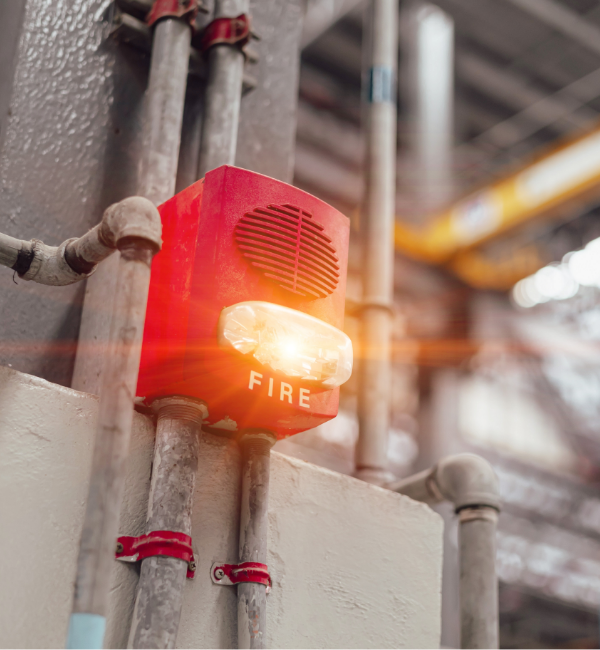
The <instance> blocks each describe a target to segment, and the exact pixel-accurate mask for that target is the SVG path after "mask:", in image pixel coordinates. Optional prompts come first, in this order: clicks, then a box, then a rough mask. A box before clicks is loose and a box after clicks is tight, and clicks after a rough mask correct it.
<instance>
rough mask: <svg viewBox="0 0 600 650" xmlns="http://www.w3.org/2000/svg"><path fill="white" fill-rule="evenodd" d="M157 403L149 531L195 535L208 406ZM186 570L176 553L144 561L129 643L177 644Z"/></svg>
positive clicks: (181, 400)
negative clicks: (198, 474) (194, 512)
mask: <svg viewBox="0 0 600 650" xmlns="http://www.w3.org/2000/svg"><path fill="white" fill-rule="evenodd" d="M152 406H153V408H154V409H155V410H157V411H158V423H157V426H156V443H155V447H154V462H153V465H152V483H151V487H150V498H149V502H148V519H147V522H146V532H147V533H151V532H153V531H162V530H168V531H174V532H178V533H184V534H185V535H189V536H190V537H191V535H192V505H193V497H194V485H195V482H196V472H197V471H198V446H199V435H200V429H201V426H202V420H203V419H204V418H205V417H206V416H207V415H208V409H207V408H206V405H205V404H204V402H200V401H198V400H193V399H190V398H188V397H166V398H164V399H160V400H157V401H156V402H154V403H153V405H152ZM187 569H188V565H187V562H185V561H183V560H180V559H177V558H174V557H162V556H154V557H148V558H146V559H144V560H143V561H142V567H141V571H140V580H139V583H138V591H137V598H136V602H135V609H134V612H133V621H132V624H131V630H130V634H129V645H128V647H130V648H174V647H175V642H176V640H177V631H178V628H179V619H180V616H181V606H182V604H183V587H184V584H185V580H186V572H187Z"/></svg>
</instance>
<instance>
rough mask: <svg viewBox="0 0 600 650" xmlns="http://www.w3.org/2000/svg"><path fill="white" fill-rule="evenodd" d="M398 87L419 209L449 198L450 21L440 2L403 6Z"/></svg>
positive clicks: (424, 210)
mask: <svg viewBox="0 0 600 650" xmlns="http://www.w3.org/2000/svg"><path fill="white" fill-rule="evenodd" d="M401 32H402V43H403V44H405V45H406V47H405V49H404V51H403V53H404V54H405V56H404V57H403V60H404V61H405V63H404V64H403V69H404V70H403V75H402V77H403V89H404V91H405V95H406V97H407V103H408V109H409V110H408V112H409V122H410V124H411V134H410V140H411V142H410V144H411V149H412V156H411V157H412V158H413V160H412V162H413V163H414V164H413V165H411V170H412V172H413V173H414V174H415V178H414V186H415V188H416V190H417V197H416V198H417V204H418V207H419V212H420V214H427V213H428V212H431V211H432V210H436V209H439V208H440V206H441V205H443V204H444V203H446V202H447V201H448V200H450V198H451V195H452V189H453V187H452V186H453V182H452V146H453V140H454V137H453V136H454V115H453V111H454V22H453V20H452V18H451V17H450V16H449V15H448V14H447V13H445V12H444V11H442V9H440V8H439V7H437V6H435V5H433V4H429V3H428V2H421V1H417V2H412V3H409V4H408V5H407V6H406V8H404V9H403V10H402V15H401Z"/></svg>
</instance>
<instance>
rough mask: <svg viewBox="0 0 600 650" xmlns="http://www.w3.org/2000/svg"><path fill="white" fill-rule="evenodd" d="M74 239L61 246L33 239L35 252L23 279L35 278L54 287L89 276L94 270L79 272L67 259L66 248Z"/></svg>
mask: <svg viewBox="0 0 600 650" xmlns="http://www.w3.org/2000/svg"><path fill="white" fill-rule="evenodd" d="M73 241H75V240H74V239H67V241H65V242H63V243H62V244H61V245H60V246H47V245H46V244H44V242H41V241H39V240H38V239H33V240H32V241H31V248H32V254H33V258H32V260H31V264H30V265H29V268H28V269H27V271H26V272H25V273H23V274H22V275H19V277H21V278H23V280H33V281H34V282H37V283H38V284H46V285H49V286H54V287H64V286H66V285H69V284H75V282H80V281H81V280H84V279H85V278H87V277H88V276H90V275H91V274H92V273H93V271H91V272H89V273H78V272H77V271H75V270H73V269H72V268H71V266H70V265H69V264H68V263H67V260H66V259H65V251H66V248H67V246H68V245H69V244H70V243H71V242H73Z"/></svg>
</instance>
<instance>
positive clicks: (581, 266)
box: [0, 0, 600, 648]
mask: <svg viewBox="0 0 600 650" xmlns="http://www.w3.org/2000/svg"><path fill="white" fill-rule="evenodd" d="M204 4H205V5H206V6H207V7H208V9H209V12H208V14H201V15H200V16H199V18H198V21H199V22H200V23H202V24H206V23H207V22H208V21H209V20H210V10H212V7H213V4H214V3H213V2H212V0H206V2H205V3H204ZM150 6H151V2H150V1H149V0H118V1H117V2H116V3H115V2H112V0H27V2H23V1H22V0H0V230H2V232H6V233H7V234H10V235H12V236H14V237H19V238H32V237H35V238H39V239H42V240H44V241H46V242H47V243H49V244H58V243H60V242H61V241H63V240H65V239H67V238H69V237H74V236H78V235H80V234H83V232H85V230H86V229H87V228H89V227H91V226H92V225H93V224H95V223H97V222H98V221H99V219H100V216H101V215H102V212H103V210H104V209H105V208H106V207H107V206H108V205H109V204H110V203H112V202H114V201H117V200H120V199H122V198H124V197H125V196H128V195H131V194H134V193H135V192H136V191H137V189H138V188H137V185H136V169H137V167H138V163H139V162H140V158H142V157H143V156H142V153H141V151H142V147H141V142H140V133H141V131H142V128H141V125H142V113H143V111H142V107H143V101H144V100H143V97H144V93H145V90H146V84H147V75H148V63H149V50H150V43H151V34H150V32H149V30H148V28H147V27H146V26H145V24H144V23H143V22H142V23H140V21H141V20H142V19H143V17H144V15H145V12H147V11H148V8H149V7H150ZM119 7H120V9H119ZM399 7H400V26H399V27H400V30H399V32H400V37H399V43H400V48H399V52H398V57H399V59H398V61H399V74H398V95H397V96H398V137H397V179H396V188H397V191H396V210H395V214H396V221H395V277H394V305H393V307H394V309H393V312H394V328H393V372H392V381H391V391H392V404H391V419H390V422H391V426H390V429H389V432H388V452H387V460H388V466H389V469H390V470H391V472H392V473H393V474H394V475H395V476H397V477H405V476H409V475H411V474H413V473H414V472H416V471H419V470H421V469H423V468H427V467H431V466H432V465H433V464H434V463H435V462H437V461H438V460H439V459H440V458H442V457H444V456H447V455H449V454H454V453H458V452H462V451H473V452H475V453H478V454H480V455H482V456H484V457H485V458H487V459H488V460H489V461H490V462H491V463H492V464H493V466H494V468H495V470H496V473H497V475H498V477H499V481H500V489H501V496H502V500H503V511H502V513H501V515H500V520H499V533H498V556H497V559H498V574H499V577H500V644H501V647H503V648H598V647H599V645H600V643H599V628H600V626H599V611H600V345H599V343H600V1H599V0H439V1H436V2H422V1H418V0H400V2H399ZM124 8H125V9H126V10H127V11H129V13H130V15H129V14H128V16H129V17H128V18H127V20H125V19H124V18H123V17H122V16H120V14H119V11H121V10H123V11H124V10H125V9H124ZM250 8H251V14H252V19H253V21H254V23H253V24H254V25H256V26H257V31H258V33H259V35H260V36H261V40H260V41H258V42H253V43H252V47H253V48H255V50H256V52H258V56H257V57H256V58H254V57H248V60H247V68H246V72H247V74H246V76H245V78H244V93H245V94H244V97H243V99H242V109H241V118H240V128H239V136H238V149H237V158H236V164H237V165H239V166H241V167H247V168H249V169H253V170H254V171H258V172H260V173H264V174H267V175H270V176H274V177H276V178H279V179H281V180H284V181H287V182H289V181H290V180H292V179H293V183H294V184H295V185H297V186H298V187H300V188H302V189H305V190H307V191H309V192H311V193H313V194H315V195H317V196H319V197H321V198H322V199H324V200H325V201H327V202H329V203H331V204H333V205H334V206H336V207H337V208H338V209H339V210H341V211H342V212H343V213H344V214H346V215H347V216H348V217H349V218H350V221H351V242H350V268H349V278H348V291H347V303H346V331H347V332H348V334H349V335H350V336H351V337H352V339H353V341H354V345H355V349H356V357H357V358H359V359H360V356H361V351H360V345H359V343H360V342H359V337H358V332H359V312H360V306H361V297H362V286H361V257H360V245H361V202H362V200H363V196H364V190H365V169H364V146H365V136H364V126H363V125H364V115H363V114H362V113H363V110H364V102H362V100H361V88H362V87H363V85H364V84H363V74H362V71H363V69H364V66H365V64H364V61H363V49H364V48H363V42H362V41H363V25H364V24H365V23H364V14H365V3H364V2H360V1H357V0H285V1H284V0H256V1H255V0H252V2H251V3H250ZM135 16H137V18H138V21H137V23H136V22H135V21H134V20H132V17H135ZM136 24H137V27H135V25H136ZM140 24H141V26H140ZM144 30H145V31H144ZM297 43H299V55H297V52H298V49H297V48H296V44H297ZM298 56H299V58H298ZM298 62H299V77H298ZM190 65H191V67H190V77H189V80H188V91H187V98H186V107H185V113H184V125H183V137H182V145H181V150H180V158H179V168H178V174H179V176H178V190H181V189H183V188H185V187H187V186H188V185H189V184H191V183H192V182H194V181H195V180H197V176H196V169H197V164H196V163H197V156H198V150H199V132H200V127H199V125H201V115H202V92H203V87H204V83H205V79H206V70H205V69H204V68H203V66H202V57H201V55H200V54H199V52H198V50H196V55H195V57H194V56H193V57H192V59H190ZM296 90H298V92H296ZM296 100H297V105H296ZM294 134H295V135H294ZM294 145H295V147H294ZM194 156H195V158H194ZM88 286H89V285H88ZM85 291H86V289H85V288H84V286H83V283H81V284H77V285H71V286H70V287H58V288H54V287H44V286H42V285H34V284H33V283H26V282H22V281H18V278H17V279H14V278H13V274H12V272H8V271H7V272H5V273H2V274H1V275H0V332H2V340H1V341H0V363H1V364H3V365H8V366H12V367H14V368H15V369H17V370H20V371H22V372H26V373H30V374H33V375H36V376H39V377H43V378H44V379H47V380H49V381H52V382H55V383H58V384H61V385H64V386H71V385H73V386H75V387H77V388H80V389H81V385H77V384H76V383H73V382H72V378H73V368H74V365H75V356H76V349H77V340H78V336H80V334H79V333H80V322H81V312H82V304H83V302H84V292H85ZM84 311H85V310H84ZM92 315H93V316H94V314H92ZM107 322H109V321H107ZM94 342H96V341H94ZM357 370H358V372H357V373H355V375H354V376H353V377H352V379H351V380H350V381H349V382H348V383H347V384H345V385H344V386H343V387H342V394H341V409H340V414H339V416H338V417H337V418H336V419H335V420H332V421H331V422H329V423H327V424H326V425H323V426H321V427H319V428H317V429H314V430H311V431H307V432H305V433H303V434H299V435H297V436H295V437H294V438H293V439H290V440H286V441H282V442H279V443H277V445H276V450H278V451H281V452H283V453H286V454H289V455H293V456H296V457H298V458H301V459H304V460H306V461H309V462H311V463H316V464H318V465H321V466H324V467H327V468H330V469H332V470H334V471H337V472H342V473H346V474H353V473H354V471H355V462H354V449H355V444H356V440H357V436H358V421H357V392H358V377H359V373H360V368H359V367H358V368H357ZM96 378H97V377H96ZM84 388H85V390H87V391H88V392H95V391H94V389H92V388H88V387H87V386H86V387H84ZM439 511H440V513H441V514H442V516H443V517H444V518H445V521H446V532H445V535H446V540H445V560H446V561H445V568H444V581H443V625H442V627H443V632H442V644H443V645H444V646H446V647H459V616H458V601H457V594H458V575H457V561H456V555H457V530H456V521H455V518H454V517H453V516H452V513H451V511H450V508H449V507H447V508H446V507H444V508H442V507H440V508H439Z"/></svg>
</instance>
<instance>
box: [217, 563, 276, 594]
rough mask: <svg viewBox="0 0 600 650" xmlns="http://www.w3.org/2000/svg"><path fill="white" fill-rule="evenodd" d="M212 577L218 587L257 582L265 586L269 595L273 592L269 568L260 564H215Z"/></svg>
mask: <svg viewBox="0 0 600 650" xmlns="http://www.w3.org/2000/svg"><path fill="white" fill-rule="evenodd" d="M210 577H211V578H212V581H213V582H214V583H215V584H216V585H237V584H239V583H240V582H257V583H258V584H259V585H265V587H266V588H267V593H269V592H270V591H271V586H272V583H271V576H270V575H269V567H268V566H267V565H266V564H261V563H260V562H242V563H241V564H224V563H223V562H215V563H214V564H213V565H212V567H211V569H210Z"/></svg>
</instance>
